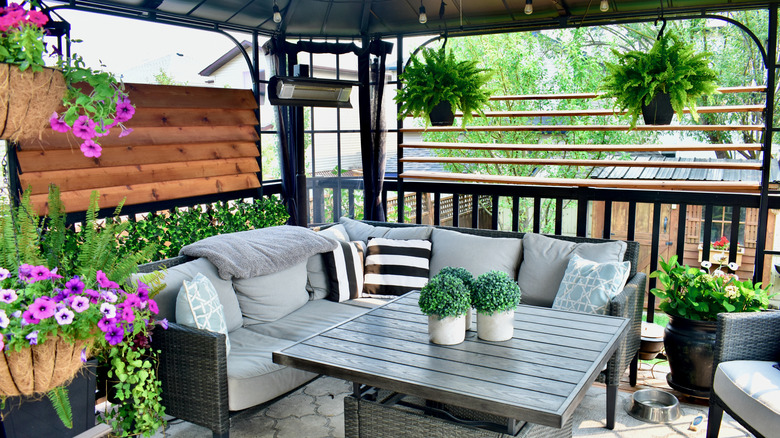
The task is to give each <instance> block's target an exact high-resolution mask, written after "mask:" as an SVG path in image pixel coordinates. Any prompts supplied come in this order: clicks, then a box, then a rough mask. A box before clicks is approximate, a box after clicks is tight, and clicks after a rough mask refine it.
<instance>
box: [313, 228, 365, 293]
mask: <svg viewBox="0 0 780 438" xmlns="http://www.w3.org/2000/svg"><path fill="white" fill-rule="evenodd" d="M338 243H339V246H338V248H336V249H335V250H333V251H331V252H327V253H323V254H322V260H323V262H324V265H325V268H326V270H327V272H328V295H327V296H326V297H325V298H327V299H329V300H331V301H336V302H341V301H346V300H351V299H353V298H358V297H360V296H361V293H362V292H363V258H364V254H365V252H366V244H365V243H363V241H355V242H342V241H339V242H338Z"/></svg>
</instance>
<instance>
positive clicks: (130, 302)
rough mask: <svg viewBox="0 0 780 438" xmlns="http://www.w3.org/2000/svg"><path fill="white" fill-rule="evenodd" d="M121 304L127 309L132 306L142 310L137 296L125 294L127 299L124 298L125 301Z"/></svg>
mask: <svg viewBox="0 0 780 438" xmlns="http://www.w3.org/2000/svg"><path fill="white" fill-rule="evenodd" d="M122 304H123V305H125V306H127V307H130V306H133V307H138V308H139V309H140V308H142V307H141V299H140V298H139V297H138V295H137V294H127V298H125V301H124V302H123V303H122Z"/></svg>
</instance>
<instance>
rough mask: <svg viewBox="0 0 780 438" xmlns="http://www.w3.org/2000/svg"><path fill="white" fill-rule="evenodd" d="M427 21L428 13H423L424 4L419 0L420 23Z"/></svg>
mask: <svg viewBox="0 0 780 438" xmlns="http://www.w3.org/2000/svg"><path fill="white" fill-rule="evenodd" d="M427 22H428V15H427V14H426V13H425V6H423V4H422V0H420V24H425V23H427Z"/></svg>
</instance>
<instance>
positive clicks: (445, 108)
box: [428, 100, 455, 126]
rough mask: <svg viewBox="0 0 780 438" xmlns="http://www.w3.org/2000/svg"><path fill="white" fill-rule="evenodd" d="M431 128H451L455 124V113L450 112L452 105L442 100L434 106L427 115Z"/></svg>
mask: <svg viewBox="0 0 780 438" xmlns="http://www.w3.org/2000/svg"><path fill="white" fill-rule="evenodd" d="M428 116H429V117H430V118H431V125H433V126H452V124H453V122H455V113H453V112H452V104H451V103H449V102H448V101H446V100H443V101H441V102H439V103H437V104H436V106H435V107H433V109H432V110H431V113H430V114H429V115H428Z"/></svg>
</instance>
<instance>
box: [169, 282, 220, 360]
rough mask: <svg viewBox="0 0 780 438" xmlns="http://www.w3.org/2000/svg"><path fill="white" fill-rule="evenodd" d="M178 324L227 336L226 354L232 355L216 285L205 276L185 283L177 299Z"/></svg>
mask: <svg viewBox="0 0 780 438" xmlns="http://www.w3.org/2000/svg"><path fill="white" fill-rule="evenodd" d="M176 322H177V323H179V324H181V325H186V326H188V327H195V328H199V329H203V330H208V331H212V332H217V333H224V334H225V351H226V353H225V354H230V338H229V337H228V331H227V325H226V324H225V314H224V311H223V310H222V303H220V302H219V295H217V290H216V289H214V285H213V284H211V280H209V279H208V278H207V277H206V276H204V275H203V274H200V273H198V275H196V276H195V278H193V279H192V280H191V281H186V280H185V281H184V282H183V283H182V285H181V289H179V296H178V297H177V298H176Z"/></svg>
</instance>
